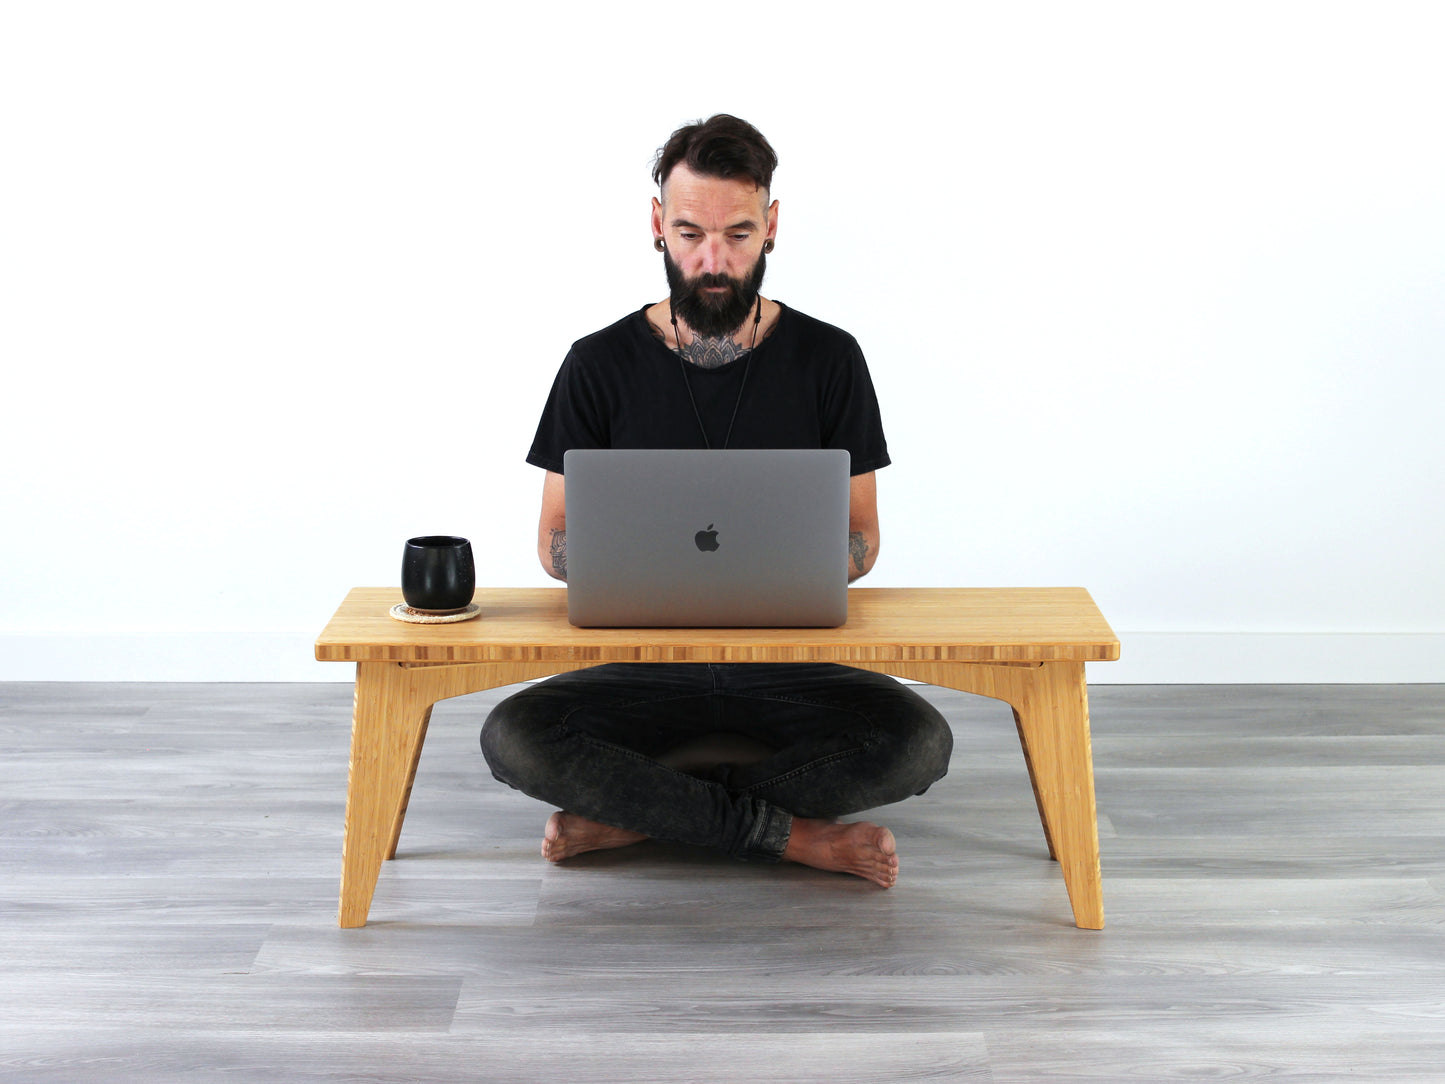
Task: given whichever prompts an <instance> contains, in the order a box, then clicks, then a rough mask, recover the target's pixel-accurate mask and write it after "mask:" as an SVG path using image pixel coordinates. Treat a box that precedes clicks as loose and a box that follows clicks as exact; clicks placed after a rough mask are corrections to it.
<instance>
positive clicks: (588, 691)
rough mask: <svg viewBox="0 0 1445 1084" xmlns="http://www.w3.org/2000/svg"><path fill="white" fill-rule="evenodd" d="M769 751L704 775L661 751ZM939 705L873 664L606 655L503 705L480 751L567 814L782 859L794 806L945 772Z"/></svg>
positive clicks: (895, 796)
mask: <svg viewBox="0 0 1445 1084" xmlns="http://www.w3.org/2000/svg"><path fill="white" fill-rule="evenodd" d="M718 732H731V733H735V734H742V735H744V736H746V737H748V738H751V739H753V740H754V741H756V742H760V743H763V744H765V745H767V746H769V747H771V748H773V749H774V750H776V751H775V752H774V753H772V754H771V755H770V756H768V757H767V758H766V759H764V760H762V761H759V762H757V763H750V764H741V763H739V764H719V765H717V766H716V767H715V768H713V769H711V771H710V772H709V773H708V774H707V776H706V777H705V778H699V777H698V776H694V775H689V774H687V773H685V772H682V771H679V770H677V769H675V768H670V767H668V766H666V765H664V764H662V763H660V762H659V761H658V760H657V759H656V758H658V757H661V756H665V755H666V754H667V753H668V752H669V751H671V750H673V749H675V748H677V747H678V746H680V745H683V744H685V743H687V742H690V741H692V740H694V739H696V738H698V737H699V736H701V735H705V734H713V733H718ZM952 749H953V734H952V732H951V731H950V730H949V728H948V723H947V721H946V720H945V719H944V718H943V716H942V715H940V714H939V713H938V711H937V710H936V709H935V708H934V707H933V705H931V704H929V703H928V701H926V700H924V699H923V698H922V697H921V696H919V695H918V694H917V693H915V692H913V691H912V690H911V689H909V688H908V686H906V685H903V684H900V683H899V682H897V681H895V680H894V679H893V678H890V677H888V676H887V675H884V674H875V673H872V672H871V671H867V670H857V669H854V668H852V667H848V666H839V665H836V664H833V663H738V664H719V663H613V664H610V665H605V666H595V667H592V668H590V669H587V670H576V671H572V672H570V673H566V674H560V675H558V676H557V677H554V678H550V679H548V680H547V681H544V682H539V683H538V684H536V685H533V686H531V687H529V688H527V689H525V690H524V691H522V692H519V693H517V694H515V695H514V696H510V697H508V698H507V699H506V700H504V701H502V703H500V704H498V705H497V707H496V708H495V709H493V711H492V713H491V714H490V715H489V716H488V717H487V721H486V724H485V725H484V726H483V728H482V752H483V753H484V754H485V756H486V758H487V764H488V766H489V767H490V768H491V770H492V774H493V775H494V776H496V778H497V779H499V780H501V781H502V782H503V783H506V784H508V785H509V786H511V787H514V788H516V789H517V790H520V791H522V792H523V793H525V794H529V795H531V796H532V797H534V798H540V799H541V800H542V801H545V802H550V803H551V804H553V805H556V806H558V807H560V808H562V809H565V810H567V811H568V812H571V813H577V814H580V815H582V816H584V817H587V818H589V819H591V820H595V821H599V822H601V823H603V824H609V825H612V826H614V827H618V828H627V829H631V830H632V831H636V832H641V833H643V834H644V835H647V836H651V837H653V838H655V839H665V840H671V841H674V842H678V843H691V844H697V845H701V846H707V847H714V848H717V849H719V850H722V851H724V852H726V853H727V854H730V855H732V856H734V857H737V858H762V859H772V860H776V859H778V858H780V857H781V856H782V853H783V849H784V848H785V847H786V846H787V842H788V836H789V833H790V832H791V829H792V820H793V816H794V815H797V816H800V817H837V816H841V815H843V814H846V813H856V812H858V811H860V810H864V809H871V808H873V807H874V806H879V805H885V804H887V803H889V802H897V801H901V800H902V799H904V798H907V797H909V796H910V795H914V794H922V793H923V792H924V791H925V790H927V789H928V787H929V786H930V785H931V784H932V783H934V782H935V781H937V780H938V779H941V778H942V777H943V775H944V773H945V772H946V771H947V770H948V758H949V754H950V753H951V752H952Z"/></svg>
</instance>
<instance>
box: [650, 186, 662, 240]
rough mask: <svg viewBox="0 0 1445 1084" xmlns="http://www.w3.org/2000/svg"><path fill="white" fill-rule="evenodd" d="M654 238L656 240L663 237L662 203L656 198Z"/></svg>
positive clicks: (654, 204)
mask: <svg viewBox="0 0 1445 1084" xmlns="http://www.w3.org/2000/svg"><path fill="white" fill-rule="evenodd" d="M652 236H653V239H654V240H655V239H656V238H659V237H661V236H662V201H661V200H659V199H658V198H657V197H656V196H653V197H652Z"/></svg>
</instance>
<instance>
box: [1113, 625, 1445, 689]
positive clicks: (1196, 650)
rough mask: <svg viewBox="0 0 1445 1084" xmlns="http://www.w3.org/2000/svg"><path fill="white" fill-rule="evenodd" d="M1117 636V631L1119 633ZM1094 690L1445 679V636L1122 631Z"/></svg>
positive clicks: (1403, 683) (1440, 634) (1425, 633)
mask: <svg viewBox="0 0 1445 1084" xmlns="http://www.w3.org/2000/svg"><path fill="white" fill-rule="evenodd" d="M1116 631H1117V630H1116ZM1118 636H1119V643H1120V654H1119V661H1118V662H1100V663H1093V662H1091V663H1089V664H1088V667H1087V669H1088V677H1089V684H1091V685H1194V684H1199V685H1316V684H1318V685H1336V684H1350V685H1356V684H1359V685H1374V684H1387V685H1394V684H1402V685H1409V684H1433V683H1436V682H1445V633H1438V632H1421V633H1393V632H1392V633H1340V632H1318V633H1296V632H1278V633H1275V632H1127V633H1126V632H1119V633H1118Z"/></svg>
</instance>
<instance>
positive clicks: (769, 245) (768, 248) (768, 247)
mask: <svg viewBox="0 0 1445 1084" xmlns="http://www.w3.org/2000/svg"><path fill="white" fill-rule="evenodd" d="M772 251H773V239H772V238H771V237H769V238H768V239H767V240H766V241H764V242H763V252H765V253H767V252H772Z"/></svg>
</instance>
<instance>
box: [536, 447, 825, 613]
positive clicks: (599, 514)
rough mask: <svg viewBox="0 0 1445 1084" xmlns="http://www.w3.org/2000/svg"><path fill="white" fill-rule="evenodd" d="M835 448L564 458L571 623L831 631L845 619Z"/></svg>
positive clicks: (620, 452)
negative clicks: (807, 628)
mask: <svg viewBox="0 0 1445 1084" xmlns="http://www.w3.org/2000/svg"><path fill="white" fill-rule="evenodd" d="M848 468H849V457H848V453H847V452H846V451H842V450H838V449H831V450H816V449H807V450H800V449H788V450H778V451H759V450H747V449H729V450H727V451H643V450H627V449H614V450H607V451H595V450H594V451H584V450H579V449H574V450H572V451H569V452H568V453H567V454H566V456H565V457H564V459H563V471H564V473H565V476H566V479H567V616H568V619H569V620H570V621H571V622H572V624H574V625H580V626H584V627H592V626H608V625H611V626H625V627H634V628H635V627H653V628H669V627H709V626H723V625H731V626H752V627H762V628H768V627H772V628H780V627H789V626H793V627H801V626H822V627H833V626H837V625H841V624H843V623H844V622H845V621H847V619H848Z"/></svg>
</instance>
